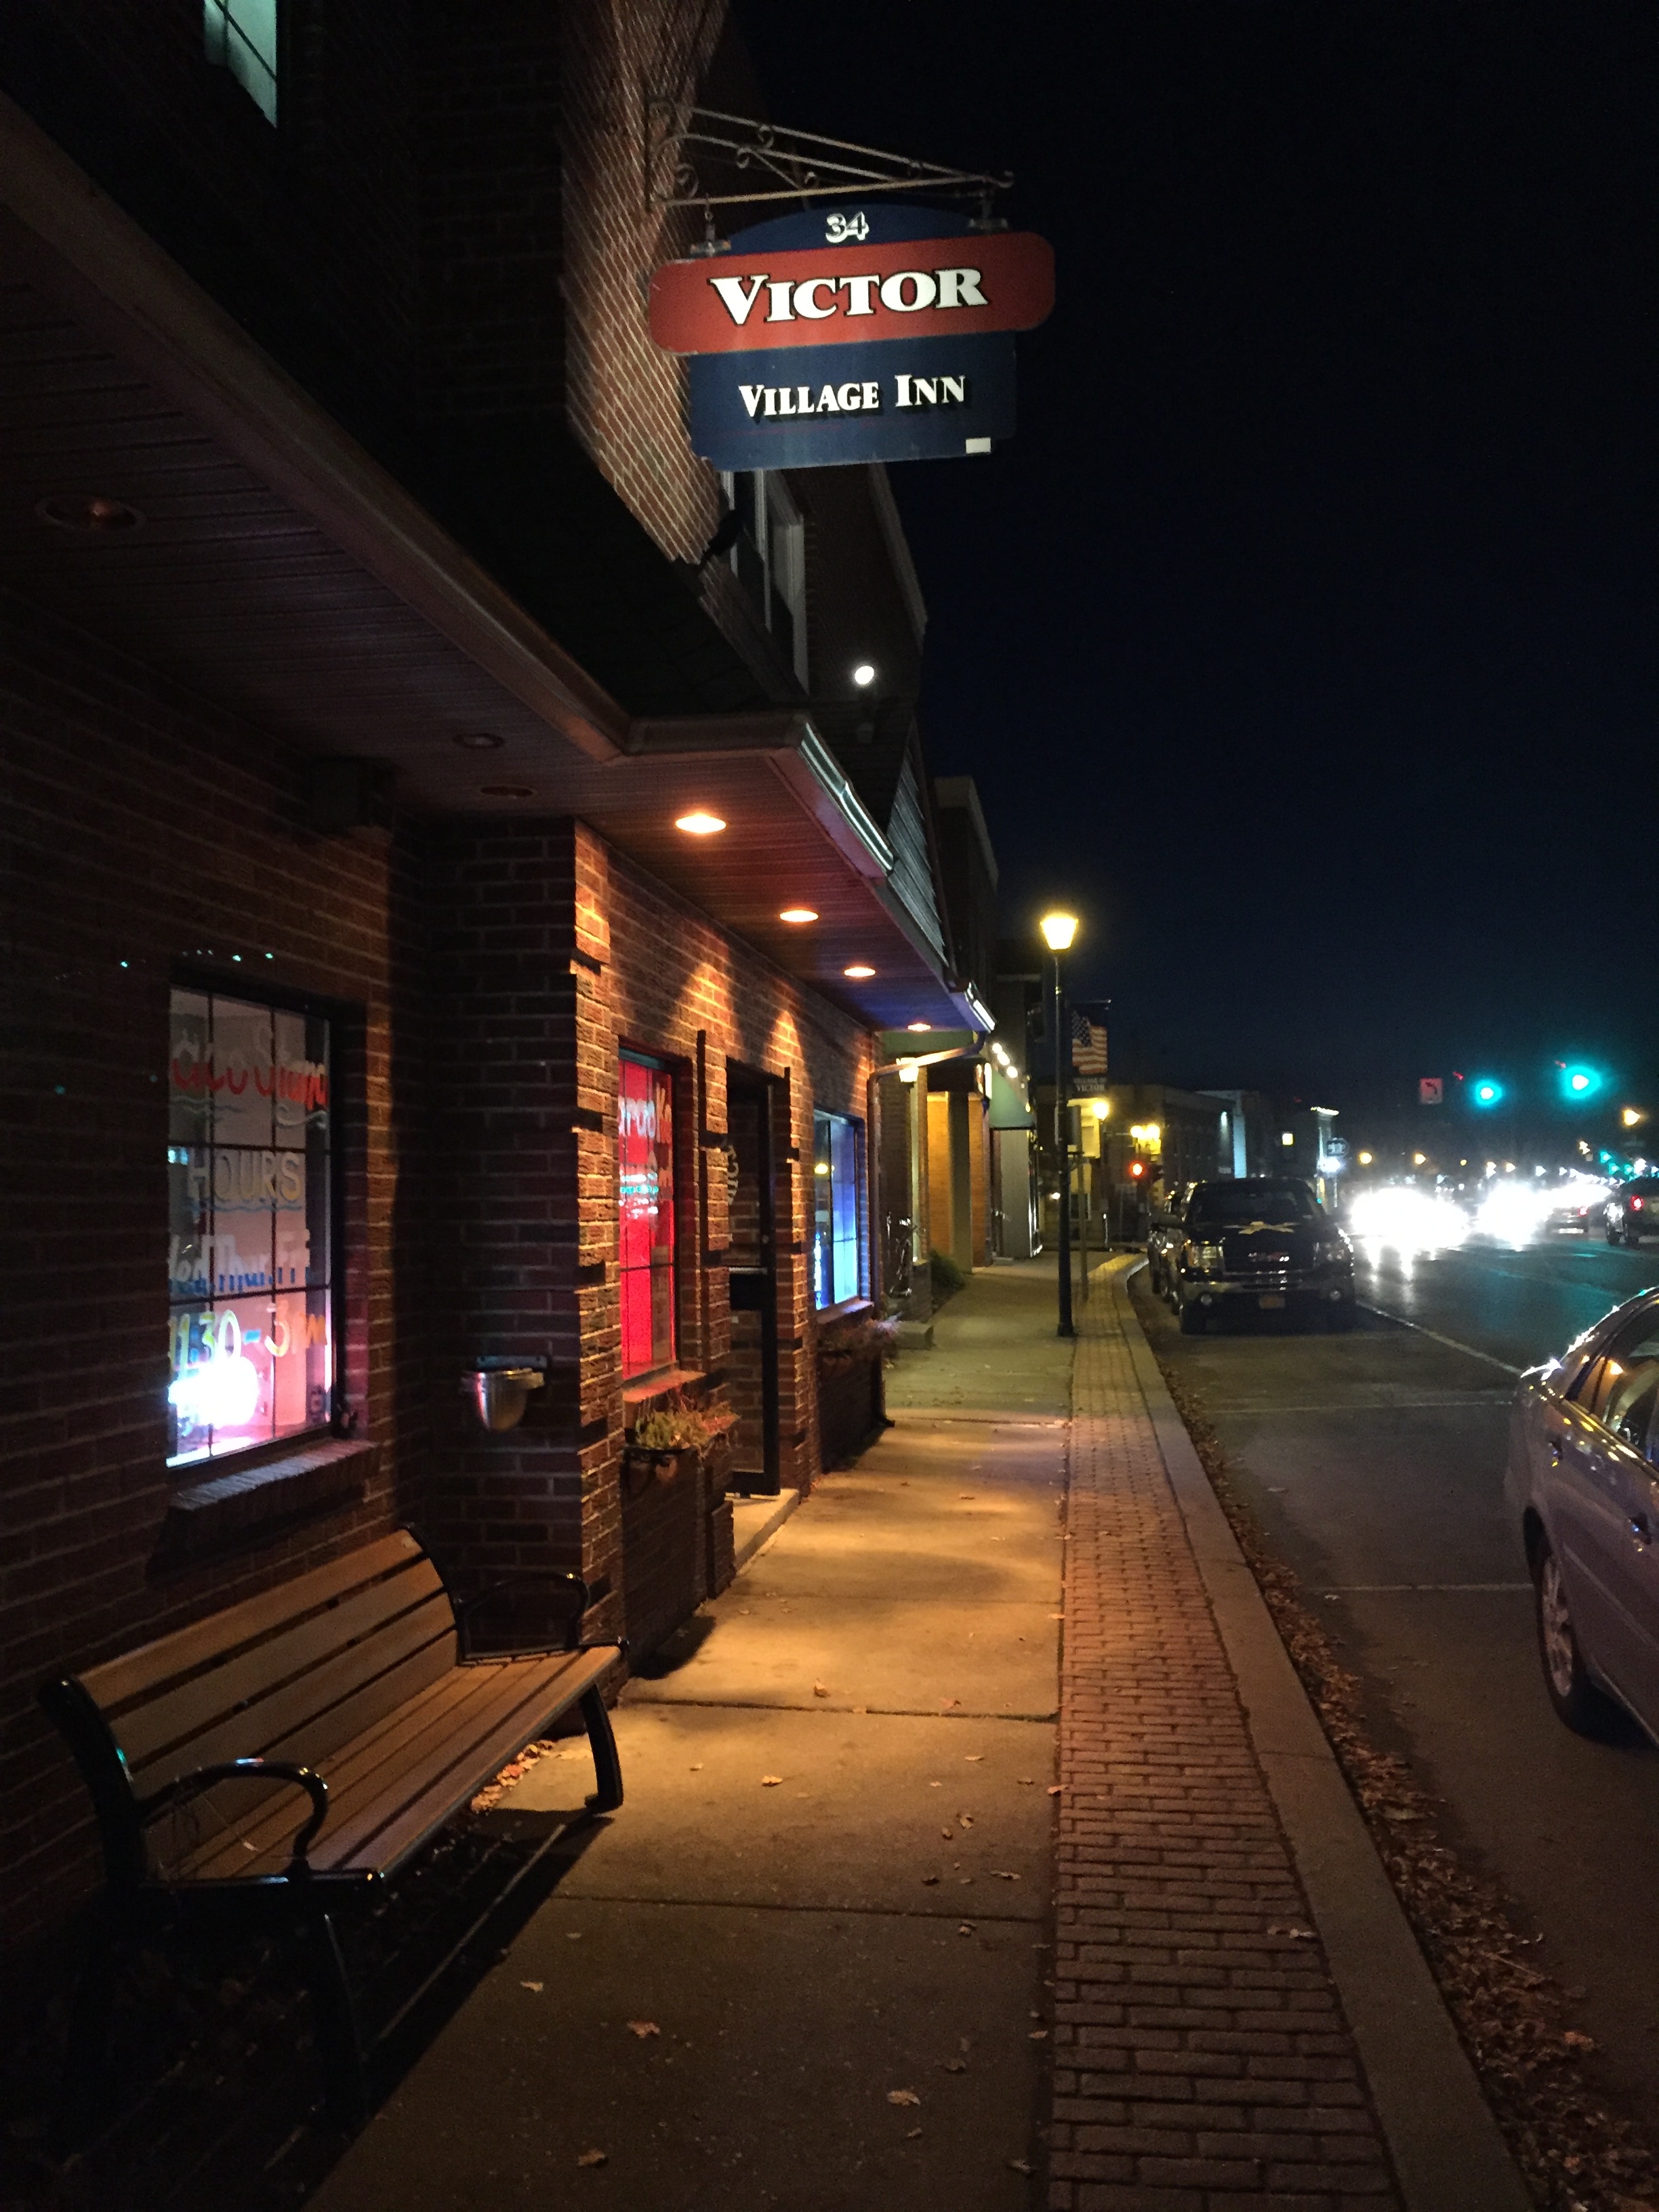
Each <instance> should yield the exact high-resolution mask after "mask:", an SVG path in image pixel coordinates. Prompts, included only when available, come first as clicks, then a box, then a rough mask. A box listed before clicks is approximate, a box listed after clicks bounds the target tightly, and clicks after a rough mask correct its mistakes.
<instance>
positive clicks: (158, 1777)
mask: <svg viewBox="0 0 1659 2212" xmlns="http://www.w3.org/2000/svg"><path fill="white" fill-rule="evenodd" d="M422 1654H427V1655H429V1664H430V1668H431V1672H432V1673H434V1674H435V1673H439V1672H441V1671H443V1669H444V1668H447V1667H448V1666H450V1665H452V1664H453V1662H454V1657H455V1625H454V1615H453V1613H452V1611H451V1609H450V1604H449V1600H448V1598H447V1596H446V1595H444V1594H443V1593H442V1592H441V1591H440V1592H439V1593H438V1594H437V1595H435V1596H433V1597H429V1598H428V1599H427V1600H426V1601H425V1602H424V1603H423V1604H422V1605H420V1606H417V1607H416V1609H415V1610H414V1611H413V1612H412V1613H405V1614H404V1617H403V1619H402V1620H397V1621H394V1622H393V1623H392V1626H390V1627H389V1628H386V1629H382V1630H381V1632H380V1634H379V1635H378V1636H376V1637H375V1638H374V1641H373V1643H372V1644H361V1645H358V1646H357V1647H356V1648H355V1649H354V1650H349V1651H343V1652H340V1653H339V1654H337V1656H336V1657H334V1658H333V1659H331V1660H330V1661H328V1662H326V1664H325V1665H323V1666H320V1667H313V1668H312V1669H311V1670H310V1671H309V1672H308V1673H307V1674H302V1675H301V1677H300V1679H299V1680H297V1681H295V1682H289V1683H288V1684H287V1685H286V1686H283V1687H282V1688H279V1689H276V1690H274V1691H273V1692H272V1693H271V1694H270V1696H269V1697H265V1698H260V1699H256V1700H254V1701H253V1702H252V1703H251V1704H249V1705H246V1706H244V1707H243V1709H242V1710H241V1711H240V1712H236V1713H232V1714H230V1715H228V1717H226V1718H225V1719H224V1720H222V1721H221V1722H220V1723H218V1724H217V1725H216V1726H215V1727H213V1728H210V1729H204V1730H203V1732H202V1734H201V1735H197V1736H192V1737H191V1740H190V1741H189V1742H187V1743H186V1744H185V1745H183V1746H182V1747H179V1749H177V1750H173V1751H169V1752H164V1753H161V1754H159V1755H158V1756H157V1757H156V1758H155V1759H150V1760H149V1761H148V1762H147V1763H146V1764H145V1765H143V1766H135V1767H134V1768H133V1770H132V1779H133V1786H134V1787H135V1788H136V1789H137V1791H138V1793H139V1795H140V1796H150V1795H151V1794H152V1793H153V1792H154V1791H155V1790H159V1789H160V1788H161V1786H162V1784H164V1783H167V1782H172V1781H173V1780H175V1779H176V1778H178V1777H179V1775H182V1774H188V1773H190V1772H191V1771H192V1770H193V1769H195V1768H196V1767H198V1766H210V1765H213V1764H214V1763H215V1762H216V1760H219V1759H246V1758H250V1757H260V1758H268V1759H276V1758H283V1757H288V1758H292V1759H301V1760H302V1761H305V1762H307V1763H311V1762H320V1761H321V1760H322V1759H323V1758H324V1757H325V1747H327V1748H332V1747H334V1746H335V1745H337V1744H338V1743H340V1742H343V1741H347V1740H348V1738H349V1736H350V1735H354V1734H356V1729H357V1728H358V1727H361V1725H362V1723H361V1721H359V1722H356V1723H355V1724H354V1723H350V1722H346V1721H343V1720H342V1719H340V1718H339V1717H338V1716H337V1713H334V1712H333V1711H332V1709H335V1708H337V1707H339V1706H341V1705H344V1704H345V1703H346V1702H347V1701H348V1700H349V1699H350V1698H351V1697H352V1696H353V1695H354V1694H355V1693H359V1692H362V1691H363V1690H368V1692H370V1693H371V1694H372V1693H373V1692H374V1690H375V1688H376V1686H377V1685H379V1684H380V1683H382V1682H383V1681H384V1680H385V1678H386V1676H387V1675H388V1674H391V1672H392V1669H393V1668H396V1667H397V1666H398V1664H399V1663H400V1662H403V1661H404V1660H407V1659H414V1658H416V1657H418V1656H420V1655H422ZM371 1668H372V1670H373V1671H372V1672H371V1671H370V1670H371ZM366 1678H367V1679H366ZM422 1679H430V1677H429V1675H428V1676H424V1677H422ZM408 1694H409V1692H408V1690H407V1689H405V1690H404V1695H405V1696H407V1695H408ZM381 1710H383V1711H384V1710H385V1707H384V1706H382V1708H381ZM279 1744H281V1745H283V1747H284V1749H283V1750H280V1751H279V1750H278V1749H277V1746H278V1745H279Z"/></svg>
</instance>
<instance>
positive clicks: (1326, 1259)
mask: <svg viewBox="0 0 1659 2212" xmlns="http://www.w3.org/2000/svg"><path fill="white" fill-rule="evenodd" d="M1348 1256H1349V1254H1348V1248H1347V1246H1346V1244H1345V1243H1342V1242H1341V1240H1340V1238H1339V1239H1338V1240H1337V1241H1336V1242H1335V1243H1328V1244H1316V1245H1315V1246H1314V1265H1315V1266H1316V1267H1328V1266H1330V1265H1331V1264H1332V1263H1333V1262H1334V1261H1340V1260H1346V1258H1347V1257H1348Z"/></svg>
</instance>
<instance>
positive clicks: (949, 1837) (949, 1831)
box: [939, 1828, 957, 1844]
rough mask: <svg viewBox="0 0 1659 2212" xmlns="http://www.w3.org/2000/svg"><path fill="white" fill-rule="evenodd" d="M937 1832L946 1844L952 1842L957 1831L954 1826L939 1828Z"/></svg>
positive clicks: (955, 1837)
mask: <svg viewBox="0 0 1659 2212" xmlns="http://www.w3.org/2000/svg"><path fill="white" fill-rule="evenodd" d="M939 1833H940V1835H941V1836H943V1837H944V1838H945V1842H946V1843H947V1844H953V1843H955V1841H956V1839H957V1832H956V1830H955V1829H954V1828H941V1829H940V1830H939Z"/></svg>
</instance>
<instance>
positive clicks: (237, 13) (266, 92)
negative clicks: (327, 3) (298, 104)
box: [202, 0, 277, 123]
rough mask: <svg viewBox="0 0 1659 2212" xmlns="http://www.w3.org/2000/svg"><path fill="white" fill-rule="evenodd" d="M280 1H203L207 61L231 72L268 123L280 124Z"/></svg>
mask: <svg viewBox="0 0 1659 2212" xmlns="http://www.w3.org/2000/svg"><path fill="white" fill-rule="evenodd" d="M276 6H277V0H202V33H203V37H204V40H205V41H206V46H207V58H208V59H209V60H210V62H215V63H216V64H218V66H219V67H220V68H221V69H228V70H229V71H230V73H231V75H232V76H234V78H235V80H236V82H237V83H238V84H240V86H241V88H242V89H243V91H244V92H245V93H246V94H247V95H248V97H249V99H250V100H252V102H253V104H254V106H256V107H257V108H258V111H259V112H260V114H261V115H263V116H264V118H265V121H266V122H267V123H274V122H275V121H276Z"/></svg>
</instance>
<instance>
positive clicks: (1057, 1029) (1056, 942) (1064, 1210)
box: [1038, 914, 1086, 1336]
mask: <svg viewBox="0 0 1659 2212" xmlns="http://www.w3.org/2000/svg"><path fill="white" fill-rule="evenodd" d="M1038 926H1039V927H1040V928H1041V929H1042V941H1043V943H1044V944H1045V945H1047V946H1048V950H1049V951H1050V952H1052V953H1053V954H1054V1150H1055V1152H1057V1153H1058V1154H1059V1156H1060V1324H1059V1327H1058V1328H1056V1330H1055V1332H1054V1334H1056V1335H1057V1336H1075V1335H1076V1334H1077V1331H1076V1329H1075V1328H1073V1326H1072V1142H1071V1138H1072V1129H1071V1115H1070V1113H1069V1112H1068V1110H1067V1106H1066V1087H1067V1085H1066V1042H1067V1039H1066V984H1065V978H1064V976H1063V975H1062V973H1061V969H1060V962H1061V958H1062V957H1063V956H1064V955H1065V954H1066V952H1068V951H1070V950H1071V945H1072V939H1073V938H1074V937H1075V936H1076V935H1077V916H1076V915H1074V914H1045V915H1043V917H1042V921H1041V923H1040V924H1039V925H1038ZM1085 1264H1086V1262H1085Z"/></svg>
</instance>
